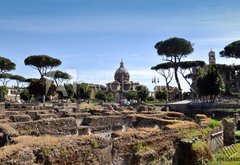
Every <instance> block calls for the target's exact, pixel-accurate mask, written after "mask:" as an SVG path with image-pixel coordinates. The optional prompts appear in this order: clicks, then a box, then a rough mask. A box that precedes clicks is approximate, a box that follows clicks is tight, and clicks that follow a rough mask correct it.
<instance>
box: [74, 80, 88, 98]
mask: <svg viewBox="0 0 240 165" xmlns="http://www.w3.org/2000/svg"><path fill="white" fill-rule="evenodd" d="M90 94H91V88H90V87H89V85H88V84H86V83H81V84H77V92H76V98H77V99H83V100H87V99H89V98H90Z"/></svg>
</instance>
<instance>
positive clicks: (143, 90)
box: [136, 85, 150, 102]
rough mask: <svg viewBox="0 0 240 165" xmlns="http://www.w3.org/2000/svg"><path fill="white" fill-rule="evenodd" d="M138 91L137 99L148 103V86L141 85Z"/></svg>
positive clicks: (137, 88)
mask: <svg viewBox="0 0 240 165" xmlns="http://www.w3.org/2000/svg"><path fill="white" fill-rule="evenodd" d="M136 91H137V98H138V100H139V101H140V102H142V101H146V99H147V97H148V95H149V93H150V92H149V90H148V88H147V87H146V86H144V85H139V86H137V87H136Z"/></svg>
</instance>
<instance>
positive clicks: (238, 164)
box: [209, 143, 240, 165]
mask: <svg viewBox="0 0 240 165" xmlns="http://www.w3.org/2000/svg"><path fill="white" fill-rule="evenodd" d="M234 148H235V149H236V150H237V153H236V154H235V155H234V156H233V157H232V160H231V159H227V157H226V156H225V155H224V153H223V152H222V151H220V152H218V153H216V154H214V159H215V160H214V161H212V162H209V165H240V143H237V144H235V145H234ZM218 158H224V161H221V160H217V159H218ZM233 159H235V160H233Z"/></svg>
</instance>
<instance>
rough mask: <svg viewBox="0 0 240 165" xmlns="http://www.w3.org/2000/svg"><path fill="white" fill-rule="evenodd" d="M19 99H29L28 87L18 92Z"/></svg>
mask: <svg viewBox="0 0 240 165" xmlns="http://www.w3.org/2000/svg"><path fill="white" fill-rule="evenodd" d="M20 99H21V100H24V101H29V100H30V99H31V95H30V94H29V91H28V89H24V90H23V91H22V92H21V93H20Z"/></svg>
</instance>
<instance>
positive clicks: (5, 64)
mask: <svg viewBox="0 0 240 165" xmlns="http://www.w3.org/2000/svg"><path fill="white" fill-rule="evenodd" d="M15 68H16V64H15V63H13V62H12V61H11V60H9V59H7V58H5V57H0V73H5V72H9V71H11V70H14V69H15Z"/></svg>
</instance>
